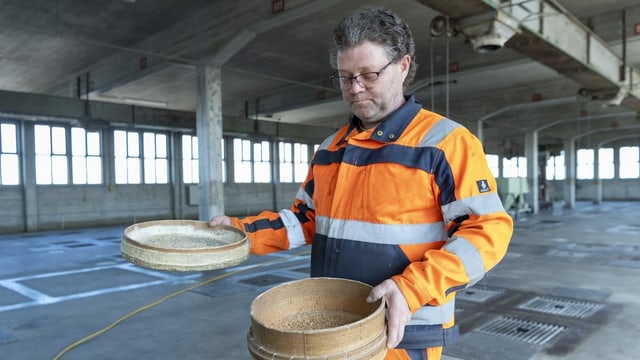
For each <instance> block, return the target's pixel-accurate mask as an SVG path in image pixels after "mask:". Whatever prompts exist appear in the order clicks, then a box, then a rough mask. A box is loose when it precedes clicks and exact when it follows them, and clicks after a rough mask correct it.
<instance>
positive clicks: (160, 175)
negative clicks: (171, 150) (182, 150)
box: [156, 159, 169, 184]
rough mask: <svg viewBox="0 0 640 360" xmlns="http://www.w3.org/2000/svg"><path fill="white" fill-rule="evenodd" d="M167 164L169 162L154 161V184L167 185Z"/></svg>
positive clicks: (163, 160)
mask: <svg viewBox="0 0 640 360" xmlns="http://www.w3.org/2000/svg"><path fill="white" fill-rule="evenodd" d="M168 163H169V161H168V160H167V159H158V160H156V183H157V184H168V183H169V177H168V174H169V169H168Z"/></svg>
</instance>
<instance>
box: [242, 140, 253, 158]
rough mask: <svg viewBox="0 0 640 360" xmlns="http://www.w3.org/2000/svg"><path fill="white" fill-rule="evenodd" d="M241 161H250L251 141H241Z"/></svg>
mask: <svg viewBox="0 0 640 360" xmlns="http://www.w3.org/2000/svg"><path fill="white" fill-rule="evenodd" d="M242 160H247V161H250V160H251V141H249V140H242Z"/></svg>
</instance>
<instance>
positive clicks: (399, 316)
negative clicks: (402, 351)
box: [367, 279, 411, 349]
mask: <svg viewBox="0 0 640 360" xmlns="http://www.w3.org/2000/svg"><path fill="white" fill-rule="evenodd" d="M383 297H384V300H385V302H386V304H387V309H388V310H389V311H388V314H387V315H388V317H387V348H388V349H393V348H395V347H396V346H398V344H400V341H402V338H403V337H404V327H405V325H407V323H408V322H409V320H410V319H411V310H409V305H408V304H407V300H406V299H405V298H404V295H402V292H401V291H400V288H399V287H398V285H396V283H395V281H393V280H391V279H387V280H385V281H383V282H382V283H380V284H379V285H378V286H376V287H374V288H373V289H372V290H371V292H370V293H369V296H368V297H367V302H369V303H372V302H375V301H378V300H379V299H380V298H383Z"/></svg>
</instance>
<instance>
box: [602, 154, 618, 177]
mask: <svg viewBox="0 0 640 360" xmlns="http://www.w3.org/2000/svg"><path fill="white" fill-rule="evenodd" d="M614 173H615V164H614V162H613V149H612V148H602V149H600V150H598V177H599V178H600V179H613V176H614Z"/></svg>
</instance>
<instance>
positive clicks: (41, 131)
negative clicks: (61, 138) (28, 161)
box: [33, 125, 51, 155]
mask: <svg viewBox="0 0 640 360" xmlns="http://www.w3.org/2000/svg"><path fill="white" fill-rule="evenodd" d="M33 131H34V136H35V141H36V154H37V155H51V133H50V131H49V127H48V126H46V125H36V126H35V127H34V129H33Z"/></svg>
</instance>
